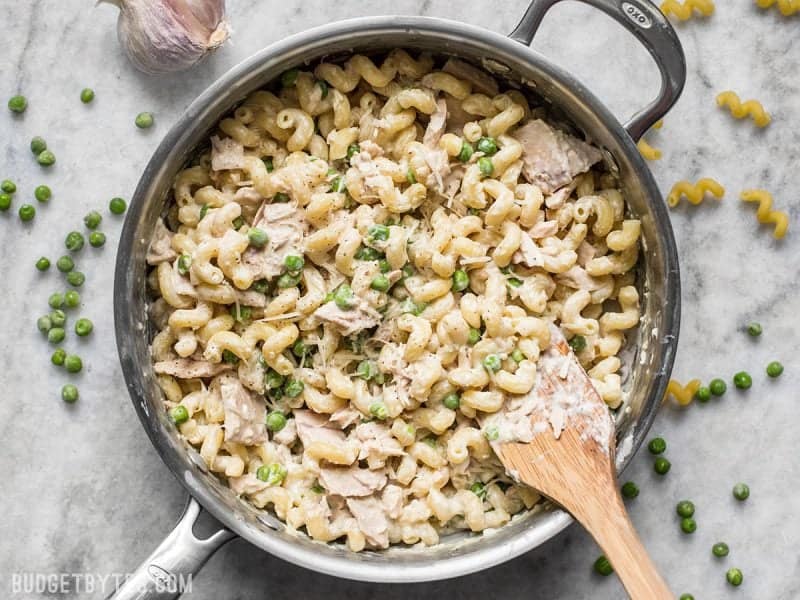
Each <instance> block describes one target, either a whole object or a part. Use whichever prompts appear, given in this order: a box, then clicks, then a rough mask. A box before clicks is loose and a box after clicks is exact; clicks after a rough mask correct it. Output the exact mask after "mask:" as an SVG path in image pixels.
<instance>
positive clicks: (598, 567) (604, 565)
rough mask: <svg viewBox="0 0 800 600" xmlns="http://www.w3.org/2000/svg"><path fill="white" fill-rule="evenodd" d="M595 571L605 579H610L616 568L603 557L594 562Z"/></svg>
mask: <svg viewBox="0 0 800 600" xmlns="http://www.w3.org/2000/svg"><path fill="white" fill-rule="evenodd" d="M594 571H595V573H598V574H599V575H602V576H603V577H608V576H609V575H611V573H613V572H614V567H612V566H611V563H610V562H608V559H607V558H606V557H605V556H603V555H601V556H600V557H599V558H598V559H597V560H596V561H594Z"/></svg>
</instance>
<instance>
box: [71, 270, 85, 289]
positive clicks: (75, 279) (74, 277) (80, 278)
mask: <svg viewBox="0 0 800 600" xmlns="http://www.w3.org/2000/svg"><path fill="white" fill-rule="evenodd" d="M84 281H86V275H84V274H83V273H81V272H80V271H70V272H69V273H67V283H69V284H70V285H71V286H73V287H81V286H82V285H83V282H84Z"/></svg>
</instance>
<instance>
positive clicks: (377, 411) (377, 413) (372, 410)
mask: <svg viewBox="0 0 800 600" xmlns="http://www.w3.org/2000/svg"><path fill="white" fill-rule="evenodd" d="M369 414H371V415H372V416H373V417H375V418H376V419H378V420H380V421H383V420H385V419H387V418H388V417H389V410H388V409H387V408H386V405H385V404H384V403H383V402H373V403H372V404H370V405H369Z"/></svg>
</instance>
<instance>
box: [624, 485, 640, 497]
mask: <svg viewBox="0 0 800 600" xmlns="http://www.w3.org/2000/svg"><path fill="white" fill-rule="evenodd" d="M622 495H623V496H625V497H626V498H636V496H638V495H639V486H637V485H636V484H635V483H634V482H632V481H626V482H625V483H623V484H622Z"/></svg>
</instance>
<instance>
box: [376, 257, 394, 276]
mask: <svg viewBox="0 0 800 600" xmlns="http://www.w3.org/2000/svg"><path fill="white" fill-rule="evenodd" d="M378 268H379V269H380V271H381V273H388V272H389V271H391V270H392V265H390V264H389V261H388V260H386V259H385V258H382V259H380V260H379V261H378Z"/></svg>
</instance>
